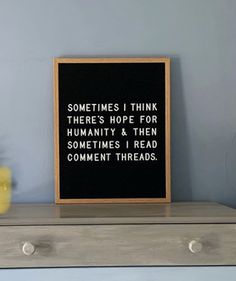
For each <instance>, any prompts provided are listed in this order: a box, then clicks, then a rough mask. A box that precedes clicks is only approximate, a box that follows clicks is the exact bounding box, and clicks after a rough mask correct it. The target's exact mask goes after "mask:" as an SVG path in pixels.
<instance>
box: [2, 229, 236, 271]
mask: <svg viewBox="0 0 236 281" xmlns="http://www.w3.org/2000/svg"><path fill="white" fill-rule="evenodd" d="M158 265H236V225H234V224H212V225H209V224H208V225H204V224H195V225H189V224H186V225H184V224H183V225H181V224H177V225H96V226H95V225H77V226H70V225H65V226H2V227H0V267H1V268H11V267H13V268H14V267H15V268H16V267H67V266H158Z"/></svg>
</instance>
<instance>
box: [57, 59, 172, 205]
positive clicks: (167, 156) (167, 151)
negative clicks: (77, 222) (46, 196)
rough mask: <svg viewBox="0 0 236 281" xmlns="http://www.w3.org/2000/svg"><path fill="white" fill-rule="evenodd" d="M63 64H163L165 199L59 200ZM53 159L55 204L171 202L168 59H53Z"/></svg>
mask: <svg viewBox="0 0 236 281" xmlns="http://www.w3.org/2000/svg"><path fill="white" fill-rule="evenodd" d="M63 63H164V64H165V169H166V170H165V171H166V197H165V198H108V199H107V198H105V199H101V198H99V199H62V198H60V170H59V169H60V157H59V87H58V83H59V80H58V68H59V67H58V66H59V64H63ZM54 153H55V156H54V159H55V202H56V203H64V204H66V203H69V204H71V203H169V202H170V201H171V164H170V59H169V58H166V57H161V58H155V57H153V58H55V59H54Z"/></svg>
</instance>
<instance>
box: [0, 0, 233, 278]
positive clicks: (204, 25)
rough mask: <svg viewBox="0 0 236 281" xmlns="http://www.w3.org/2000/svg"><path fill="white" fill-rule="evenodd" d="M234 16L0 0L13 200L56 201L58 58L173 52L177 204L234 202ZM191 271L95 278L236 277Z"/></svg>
mask: <svg viewBox="0 0 236 281" xmlns="http://www.w3.org/2000/svg"><path fill="white" fill-rule="evenodd" d="M235 15H236V1H234V0H224V1H223V0H198V1H197V0H156V1H154V0H149V1H147V0H143V1H141V0H117V1H114V0H100V1H97V0H94V1H92V0H90V1H86V0H84V1H82V0H77V1H76V0H38V1H36V0H21V1H18V0H0V164H2V165H3V164H5V165H9V166H10V167H11V168H12V169H13V175H14V181H15V188H14V194H13V199H14V201H15V202H52V201H53V200H54V187H53V185H54V178H53V165H54V163H53V95H52V58H53V57H59V56H71V57H73V56H74V57H86V56H98V57H103V56H109V57H110V56H117V57H121V56H170V57H171V58H172V82H171V84H172V190H173V200H175V201H176V200H178V201H180V200H211V201H212V200H213V201H218V202H223V203H225V204H227V205H231V206H234V207H236V172H235V167H236V110H235V107H236V79H235V78H236V71H235V65H236V52H235V50H236V48H235V46H236V20H235ZM194 270H195V271H194V272H195V273H194V275H193V273H191V271H190V270H189V269H188V270H187V271H185V270H183V269H171V270H169V269H139V271H138V272H140V275H137V273H136V271H135V269H120V271H119V273H117V274H114V273H112V271H109V270H104V271H103V270H101V271H99V270H98V271H95V273H96V276H97V277H98V279H96V280H104V278H105V279H106V278H107V280H118V279H119V278H118V276H119V275H118V274H120V278H121V279H119V280H158V279H157V278H156V276H161V277H162V278H161V280H183V279H184V278H186V279H188V280H197V279H194V278H195V277H196V276H199V277H201V278H200V279H201V280H203V276H205V278H206V279H205V280H211V278H212V280H213V279H214V280H223V279H224V280H226V279H227V280H233V279H230V276H231V277H232V276H233V273H234V274H235V269H234V268H231V269H229V268H227V269H226V270H224V268H219V269H217V270H213V269H212V268H211V269H200V268H195V269H194ZM42 272H43V273H44V274H46V275H45V276H47V278H49V279H48V280H53V279H52V277H50V276H54V274H55V276H58V277H57V280H65V279H67V278H66V277H65V275H63V274H62V273H61V271H60V270H58V271H50V270H49V271H42ZM42 272H41V273H42ZM45 272H47V273H45ZM50 272H51V273H50ZM53 272H54V273H53ZM63 272H67V273H66V274H67V275H66V276H68V278H71V279H70V280H77V279H76V278H75V276H78V275H79V276H80V274H82V276H84V275H83V274H85V273H86V272H87V273H86V274H88V278H89V279H86V278H85V279H84V280H95V279H94V277H92V275H91V273H90V272H91V271H86V270H85V271H82V272H81V270H65V271H63ZM75 272H76V273H75ZM99 272H100V273H99ZM109 272H110V273H109ZM186 272H187V273H186ZM43 273H42V274H43ZM37 274H38V273H37V271H36V272H34V271H20V273H17V271H1V273H0V277H1V276H2V277H6V276H8V280H16V279H15V278H16V276H17V278H18V280H23V279H24V280H26V279H25V278H26V277H28V278H33V279H34V280H36V279H37V277H36V276H38V275H37ZM52 274H53V275H52ZM61 274H62V275H61ZM74 274H76V275H74ZM109 274H110V275H109ZM22 276H24V277H22ZM63 276H64V277H65V279H64V277H63ZM124 276H130V278H129V279H125V278H124ZM138 276H139V277H138ZM171 276H172V277H171ZM173 276H174V277H173ZM191 276H192V277H191ZM222 276H223V277H227V278H223V277H222ZM99 277H100V278H99ZM20 278H22V279H20ZM45 278H46V277H45ZM45 278H43V279H44V280H46V279H45ZM50 278H51V279H50ZM171 278H172V279H171ZM173 278H174V279H173ZM178 278H179V279H178ZM191 278H192V279H191ZM0 279H3V278H0ZM67 280H69V279H67ZM81 280H83V277H82V279H81Z"/></svg>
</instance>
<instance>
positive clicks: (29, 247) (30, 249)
mask: <svg viewBox="0 0 236 281" xmlns="http://www.w3.org/2000/svg"><path fill="white" fill-rule="evenodd" d="M22 252H23V253H24V255H26V256H31V255H33V253H34V252H35V246H34V245H33V244H32V243H31V242H25V243H24V244H23V247H22Z"/></svg>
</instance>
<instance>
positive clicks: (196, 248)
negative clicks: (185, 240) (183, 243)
mask: <svg viewBox="0 0 236 281" xmlns="http://www.w3.org/2000/svg"><path fill="white" fill-rule="evenodd" d="M188 248H189V250H190V252H192V253H194V254H196V253H199V252H201V250H202V243H201V242H199V241H197V240H192V241H190V242H189V244H188Z"/></svg>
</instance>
